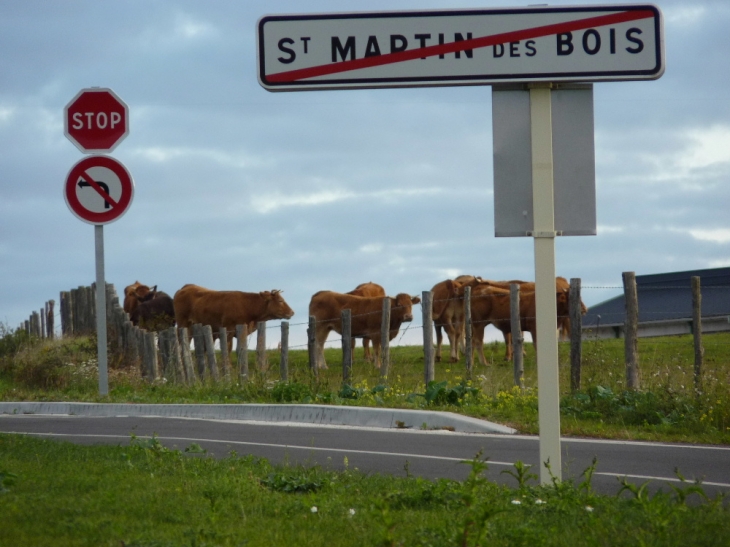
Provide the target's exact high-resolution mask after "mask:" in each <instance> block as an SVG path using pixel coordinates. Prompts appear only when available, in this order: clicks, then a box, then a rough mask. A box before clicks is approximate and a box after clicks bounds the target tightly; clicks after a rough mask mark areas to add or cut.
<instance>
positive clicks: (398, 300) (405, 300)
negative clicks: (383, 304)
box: [390, 293, 421, 322]
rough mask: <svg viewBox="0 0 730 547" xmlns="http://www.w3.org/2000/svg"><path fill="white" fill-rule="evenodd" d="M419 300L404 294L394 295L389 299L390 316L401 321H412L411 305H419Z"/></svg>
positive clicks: (416, 297)
mask: <svg viewBox="0 0 730 547" xmlns="http://www.w3.org/2000/svg"><path fill="white" fill-rule="evenodd" d="M420 302H421V298H420V297H418V296H410V295H408V294H405V293H400V294H398V295H396V297H395V298H392V299H391V304H390V309H391V314H392V316H395V317H400V318H401V321H404V322H408V321H413V305H414V304H419V303H420Z"/></svg>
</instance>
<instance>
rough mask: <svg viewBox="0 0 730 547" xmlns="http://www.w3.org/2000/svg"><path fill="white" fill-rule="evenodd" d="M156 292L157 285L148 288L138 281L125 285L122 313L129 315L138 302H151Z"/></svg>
mask: <svg viewBox="0 0 730 547" xmlns="http://www.w3.org/2000/svg"><path fill="white" fill-rule="evenodd" d="M156 291H157V285H155V286H154V287H152V288H150V287H148V286H147V285H143V284H142V283H140V282H139V281H135V282H134V283H132V284H131V285H127V286H126V287H124V305H123V306H122V307H123V308H124V311H125V312H127V313H128V314H130V315H131V314H132V312H133V311H134V309H135V308H136V307H137V306H138V305H139V304H140V302H146V301H147V300H151V299H152V298H153V297H154V295H155V292H156Z"/></svg>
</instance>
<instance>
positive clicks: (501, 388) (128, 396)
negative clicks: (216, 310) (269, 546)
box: [0, 331, 730, 444]
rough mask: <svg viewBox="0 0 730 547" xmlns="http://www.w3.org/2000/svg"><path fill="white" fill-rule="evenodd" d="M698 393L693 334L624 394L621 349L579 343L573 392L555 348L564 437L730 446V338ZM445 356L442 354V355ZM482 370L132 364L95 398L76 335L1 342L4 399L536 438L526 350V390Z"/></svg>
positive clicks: (415, 352)
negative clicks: (419, 418) (295, 415)
mask: <svg viewBox="0 0 730 547" xmlns="http://www.w3.org/2000/svg"><path fill="white" fill-rule="evenodd" d="M704 345H705V364H704V371H703V376H702V382H701V387H700V389H699V390H696V389H695V385H694V377H693V362H694V350H693V343H692V337H691V336H672V337H663V338H652V339H640V340H639V354H640V375H641V390H639V391H637V392H629V391H627V390H626V388H625V369H624V361H623V355H624V349H623V340H589V341H586V342H584V346H583V363H582V389H581V390H580V391H579V392H577V393H575V394H572V393H570V390H569V386H570V364H569V357H570V356H569V350H570V348H569V344H567V343H561V344H560V345H559V374H560V388H561V396H562V402H561V408H562V416H563V420H562V430H563V433H564V434H568V435H570V434H574V435H588V436H604V437H614V438H636V439H654V440H683V441H690V442H710V443H725V444H730V387H729V386H730V334H729V333H721V334H712V335H705V337H704ZM444 354H445V355H448V348H446V351H445V352H444ZM485 355H486V359H487V366H486V367H483V366H481V365H479V364H476V365H475V366H474V372H473V377H472V378H471V379H467V378H466V368H465V362H464V360H463V358H462V360H461V361H460V362H458V363H438V364H437V366H436V379H435V382H434V383H432V384H431V385H430V386H425V385H424V364H423V348H421V347H417V346H405V347H403V346H398V347H393V348H391V368H390V375H389V378H388V379H387V381H386V382H383V381H382V380H381V378H380V371H379V370H378V369H376V368H375V367H374V366H373V365H372V364H371V363H369V362H367V361H366V360H365V359H364V357H363V354H362V349H361V348H358V349H357V351H356V352H355V360H354V361H355V362H354V366H353V372H352V380H351V383H350V385H349V386H343V385H342V369H341V359H342V354H341V351H340V350H339V349H336V348H329V349H327V350H326V359H327V362H328V364H329V368H328V369H327V370H323V371H320V372H319V374H318V376H317V377H316V378H315V377H313V375H312V374H311V372H310V370H309V366H308V355H307V352H306V350H293V351H290V352H289V381H288V382H281V381H280V375H279V353H278V352H277V351H269V352H268V353H267V360H268V366H267V367H266V369H265V370H258V369H257V367H256V364H255V360H256V356H255V354H254V352H249V369H250V371H251V378H250V381H249V382H247V383H245V384H242V383H240V382H239V381H238V380H237V379H234V380H233V382H232V383H229V384H225V383H220V384H213V383H211V382H209V381H204V382H203V383H201V384H198V385H195V386H183V385H172V384H170V383H166V382H165V381H164V379H162V380H160V381H156V382H154V383H152V384H149V383H147V382H145V381H144V380H143V379H142V378H141V377H140V375H139V370H138V367H136V366H133V364H131V363H125V362H115V361H114V360H112V363H111V366H112V368H111V369H110V380H109V385H110V392H109V395H108V396H107V397H100V396H99V395H98V383H97V379H96V373H97V372H96V361H95V359H96V341H95V339H93V338H87V337H81V338H72V339H63V340H55V341H47V340H45V341H41V340H33V339H28V338H27V337H26V336H25V334H24V333H18V332H15V333H9V332H7V331H6V332H5V335H4V336H3V337H2V339H0V398H2V399H3V400H44V401H51V400H62V401H68V400H82V401H107V402H152V403H172V402H174V403H256V402H258V403H271V402H281V403H319V404H341V405H358V406H384V407H397V408H433V409H439V410H449V411H454V412H460V413H463V414H467V415H470V416H475V417H481V418H486V419H491V420H494V421H499V422H502V423H506V424H509V425H512V426H513V427H516V428H517V429H518V430H520V431H521V432H525V433H536V432H537V371H536V366H535V355H534V349H533V346H532V345H531V344H527V345H526V356H525V382H524V385H525V389H524V390H520V389H519V388H516V387H514V386H513V371H512V365H511V363H508V362H506V361H505V360H504V344H503V343H499V342H493V343H491V344H488V345H486V346H485Z"/></svg>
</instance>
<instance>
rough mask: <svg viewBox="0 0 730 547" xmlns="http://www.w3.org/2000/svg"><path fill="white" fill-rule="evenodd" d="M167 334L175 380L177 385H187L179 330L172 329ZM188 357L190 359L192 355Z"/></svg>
mask: <svg viewBox="0 0 730 547" xmlns="http://www.w3.org/2000/svg"><path fill="white" fill-rule="evenodd" d="M165 332H167V343H168V348H169V354H170V365H171V368H172V371H173V378H174V380H175V383H181V384H184V383H186V374H185V368H184V366H183V362H182V349H183V348H182V347H181V346H180V342H179V340H178V338H177V328H176V327H170V328H169V329H167V331H165ZM188 357H190V354H188Z"/></svg>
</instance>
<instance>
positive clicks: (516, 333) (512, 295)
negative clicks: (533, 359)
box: [509, 283, 525, 388]
mask: <svg viewBox="0 0 730 547" xmlns="http://www.w3.org/2000/svg"><path fill="white" fill-rule="evenodd" d="M509 311H510V333H511V334H512V370H513V375H514V382H515V385H516V386H518V387H520V388H523V387H524V386H525V364H524V353H523V349H524V347H525V338H524V337H523V336H522V321H521V320H520V286H519V285H518V284H517V283H510V286H509Z"/></svg>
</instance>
